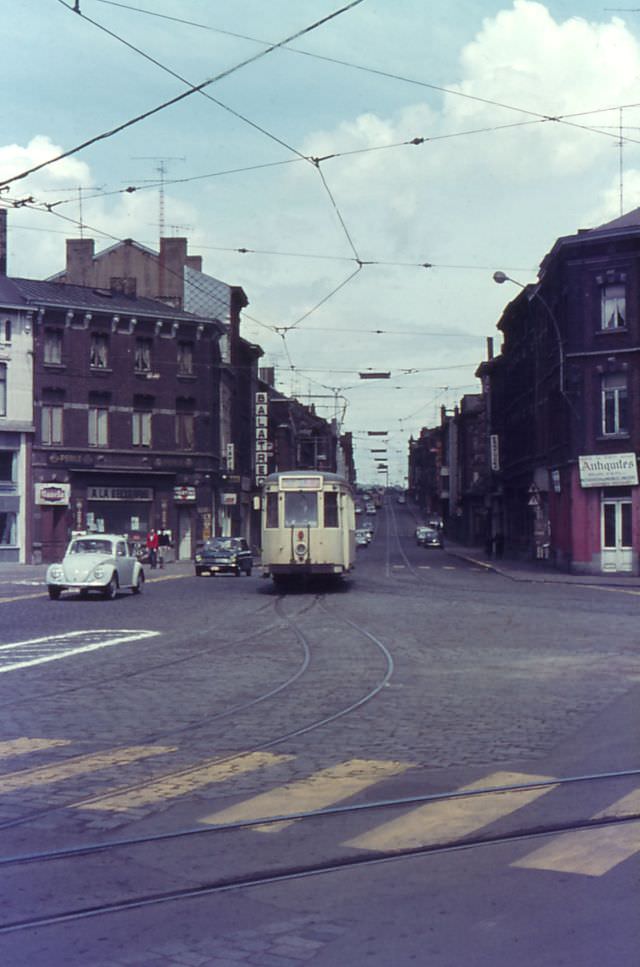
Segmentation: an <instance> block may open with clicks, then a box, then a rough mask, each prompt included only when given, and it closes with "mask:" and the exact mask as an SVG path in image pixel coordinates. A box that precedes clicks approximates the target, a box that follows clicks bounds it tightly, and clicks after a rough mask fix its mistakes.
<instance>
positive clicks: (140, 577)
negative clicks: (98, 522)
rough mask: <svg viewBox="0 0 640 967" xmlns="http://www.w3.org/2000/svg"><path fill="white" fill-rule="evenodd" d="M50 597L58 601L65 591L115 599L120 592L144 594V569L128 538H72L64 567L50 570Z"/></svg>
mask: <svg viewBox="0 0 640 967" xmlns="http://www.w3.org/2000/svg"><path fill="white" fill-rule="evenodd" d="M46 583H47V590H48V592H49V597H50V598H52V599H53V600H54V601H57V600H58V598H59V597H60V595H61V594H62V592H63V591H79V592H80V594H81V595H86V594H87V593H88V592H89V591H99V592H100V594H102V595H103V597H105V598H115V596H116V594H117V593H118V590H119V589H121V590H122V589H129V590H131V591H133V593H134V594H140V592H141V591H142V588H143V585H144V570H143V568H142V565H141V563H140V561H139V560H138V559H137V557H135V555H134V554H133V552H132V549H131V547H130V546H129V544H128V542H127V539H126V537H122V536H121V535H119V534H81V535H77V536H75V537H74V538H72V540H71V542H70V543H69V546H68V547H67V550H66V552H65V555H64V558H63V559H62V561H61V563H60V564H50V565H49V567H48V568H47V577H46Z"/></svg>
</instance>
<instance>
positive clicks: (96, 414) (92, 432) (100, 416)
mask: <svg viewBox="0 0 640 967" xmlns="http://www.w3.org/2000/svg"><path fill="white" fill-rule="evenodd" d="M89 446H90V447H107V446H109V409H108V407H107V406H105V405H99V406H97V405H95V404H89Z"/></svg>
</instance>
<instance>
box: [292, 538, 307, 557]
mask: <svg viewBox="0 0 640 967" xmlns="http://www.w3.org/2000/svg"><path fill="white" fill-rule="evenodd" d="M294 550H295V552H296V557H304V556H305V554H306V553H307V545H306V544H305V543H304V541H298V543H297V544H296V546H295V548H294Z"/></svg>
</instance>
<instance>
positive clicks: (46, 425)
mask: <svg viewBox="0 0 640 967" xmlns="http://www.w3.org/2000/svg"><path fill="white" fill-rule="evenodd" d="M63 412H64V408H63V406H62V405H61V404H60V403H43V405H42V410H41V419H40V440H41V442H42V443H43V444H44V445H45V446H51V445H53V444H55V443H62V414H63Z"/></svg>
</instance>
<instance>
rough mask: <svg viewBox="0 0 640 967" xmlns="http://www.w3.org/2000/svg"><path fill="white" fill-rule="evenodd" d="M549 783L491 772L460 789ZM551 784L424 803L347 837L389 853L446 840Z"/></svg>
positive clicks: (503, 812) (528, 800)
mask: <svg viewBox="0 0 640 967" xmlns="http://www.w3.org/2000/svg"><path fill="white" fill-rule="evenodd" d="M547 782H549V783H552V782H553V780H552V778H550V777H549V776H530V775H523V774H521V773H517V772H494V773H493V774H492V775H490V776H485V777H484V778H482V779H479V780H477V781H476V782H472V783H471V784H470V785H467V786H463V787H462V788H461V789H460V790H459V791H460V792H474V791H475V790H478V789H485V788H487V787H491V786H512V785H520V784H523V783H547ZM554 788H555V786H554V785H544V786H539V787H537V788H536V787H534V788H529V789H517V790H513V791H508V792H507V791H505V792H500V793H490V794H487V795H482V796H472V797H470V798H468V799H446V800H440V801H438V802H430V803H426V804H425V805H424V806H419V807H418V808H417V809H413V810H411V811H410V812H408V813H403V814H402V816H400V817H399V818H398V819H393V820H391V821H390V822H388V823H383V824H382V825H381V826H377V827H376V828H375V829H372V830H369V832H367V833H363V834H362V835H361V836H356V837H355V839H352V840H349V842H347V844H346V845H347V846H351V847H353V848H354V849H363V850H376V851H381V852H392V851H393V850H401V849H413V848H419V847H421V846H428V845H431V844H436V843H445V842H446V843H449V842H452V841H455V840H456V839H460V838H462V837H463V836H467V835H469V834H470V833H473V832H475V831H476V830H478V829H482V827H484V826H488V825H489V823H492V822H495V821H496V820H498V819H500V818H502V817H503V816H508V815H509V814H510V813H513V812H515V811H516V810H518V809H521V808H522V807H523V806H526V805H528V804H529V803H531V802H534V801H535V800H536V799H538V798H539V797H540V796H544V795H546V794H547V793H548V792H549V791H550V790H551V789H554Z"/></svg>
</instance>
